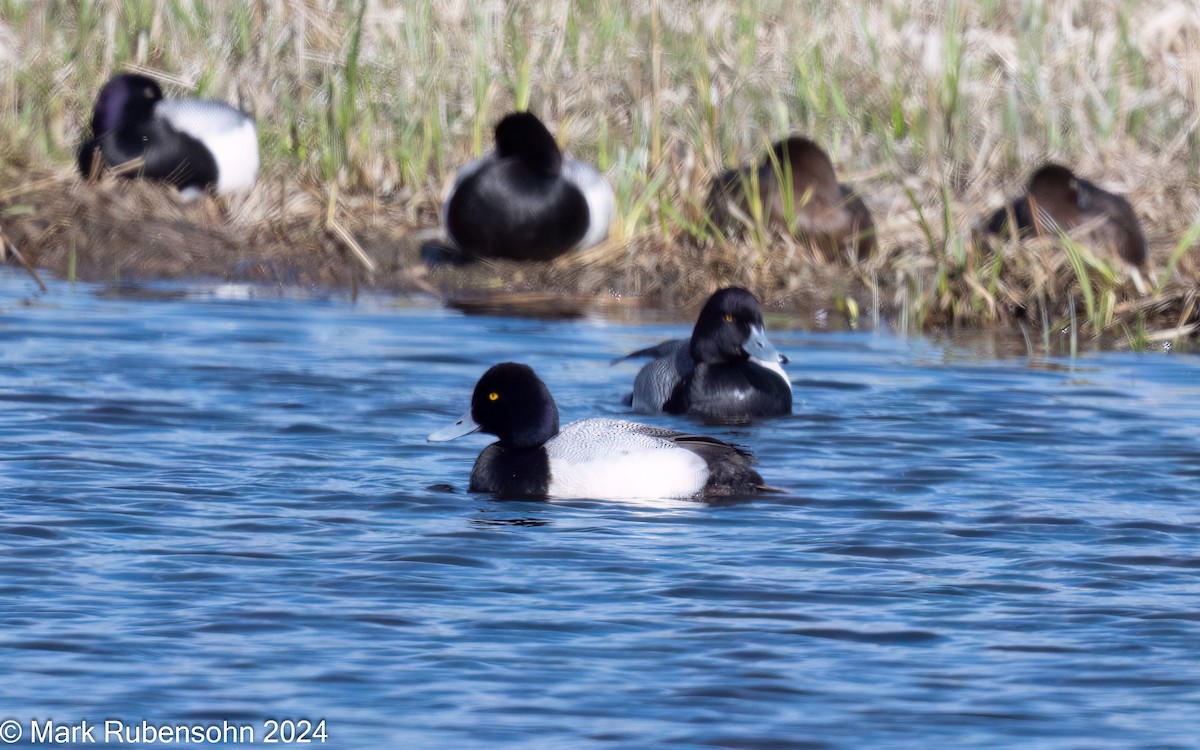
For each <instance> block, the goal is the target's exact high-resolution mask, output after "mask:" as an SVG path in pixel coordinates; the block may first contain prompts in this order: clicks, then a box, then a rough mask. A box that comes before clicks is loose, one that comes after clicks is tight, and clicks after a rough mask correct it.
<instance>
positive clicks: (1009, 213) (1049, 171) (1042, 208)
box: [987, 163, 1147, 281]
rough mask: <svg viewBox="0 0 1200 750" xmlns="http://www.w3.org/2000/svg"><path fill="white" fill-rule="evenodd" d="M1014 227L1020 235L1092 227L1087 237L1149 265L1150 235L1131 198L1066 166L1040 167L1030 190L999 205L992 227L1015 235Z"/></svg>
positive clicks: (1126, 259) (1135, 262)
mask: <svg viewBox="0 0 1200 750" xmlns="http://www.w3.org/2000/svg"><path fill="white" fill-rule="evenodd" d="M1014 227H1015V230H1016V231H1015V234H1016V235H1017V236H1026V235H1029V234H1045V233H1049V234H1055V233H1056V232H1058V231H1062V232H1071V231H1072V230H1075V229H1079V228H1081V227H1090V228H1089V229H1087V230H1086V233H1085V235H1084V236H1085V237H1086V238H1088V239H1089V240H1091V241H1092V242H1095V243H1097V244H1099V245H1100V246H1103V247H1108V248H1111V249H1112V250H1113V251H1114V252H1115V253H1116V255H1117V257H1118V258H1120V259H1121V260H1122V261H1124V262H1125V263H1126V264H1128V265H1129V266H1130V267H1131V268H1132V269H1134V270H1135V271H1136V269H1139V268H1141V267H1142V266H1144V265H1145V263H1146V255H1147V253H1146V235H1145V234H1144V233H1143V232H1142V225H1141V223H1140V222H1139V221H1138V218H1137V214H1135V213H1134V212H1133V206H1131V205H1130V204H1129V201H1128V200H1126V199H1125V198H1124V197H1123V196H1121V195H1118V194H1116V193H1110V192H1109V191H1107V190H1105V189H1103V188H1101V187H1099V186H1097V185H1096V184H1095V183H1093V182H1090V181H1088V180H1085V179H1083V178H1082V177H1079V176H1078V175H1076V174H1075V173H1074V172H1073V171H1071V169H1070V168H1068V167H1065V166H1063V165H1061V164H1055V163H1048V164H1045V165H1043V166H1041V167H1039V168H1038V169H1037V171H1035V172H1034V173H1033V175H1032V176H1031V177H1030V178H1029V184H1028V186H1027V187H1026V189H1025V194H1024V195H1022V196H1020V197H1018V198H1016V199H1014V200H1013V201H1011V202H1010V203H1008V204H1007V205H1005V206H1003V207H1001V208H999V209H997V210H996V211H995V212H994V213H993V214H992V215H991V218H990V219H989V220H988V222H987V231H988V232H990V233H991V234H994V235H998V236H1010V235H1012V234H1014V231H1013V229H1014ZM1138 278H1140V275H1139V276H1137V277H1135V281H1137V280H1138Z"/></svg>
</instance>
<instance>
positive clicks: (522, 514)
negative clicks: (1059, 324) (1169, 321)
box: [0, 272, 1200, 749]
mask: <svg viewBox="0 0 1200 750" xmlns="http://www.w3.org/2000/svg"><path fill="white" fill-rule="evenodd" d="M100 291H101V290H99V289H98V288H92V287H85V286H79V287H74V288H72V287H69V286H67V285H65V284H56V285H52V288H51V291H50V292H49V293H48V294H40V293H37V292H36V291H35V290H34V289H33V288H32V286H31V285H30V284H29V283H28V281H27V279H25V278H24V277H21V276H17V275H15V274H13V273H11V272H6V273H4V274H3V275H0V439H2V440H3V446H4V448H3V451H0V497H3V503H0V668H2V670H0V671H2V674H3V679H0V719H3V718H13V719H15V720H17V721H19V722H20V723H21V724H22V725H25V726H27V722H28V720H29V719H30V718H38V719H46V718H54V719H56V720H58V721H61V722H77V721H79V720H81V719H85V718H86V719H91V720H94V721H99V720H103V719H105V718H116V719H120V720H122V721H125V722H136V721H140V720H142V719H146V720H149V721H151V722H155V723H163V722H189V723H193V724H207V723H211V722H219V721H221V720H229V721H233V722H239V723H257V725H258V726H260V727H261V722H262V721H263V720H265V719H267V718H272V717H275V718H282V717H291V718H310V719H314V720H315V719H319V718H323V719H325V720H326V721H327V727H328V741H327V743H326V746H332V747H345V748H368V747H374V748H384V747H390V748H496V747H504V748H601V747H603V748H631V749H632V748H659V747H663V748H692V747H696V748H710V747H720V748H726V747H728V748H809V747H812V748H825V747H830V748H835V747H836V748H867V747H955V748H973V747H1022V748H1077V747H1078V748H1083V747H1087V748H1108V747H1111V748H1129V747H1156V748H1190V747H1196V746H1197V743H1198V742H1200V739H1198V737H1200V728H1198V725H1197V717H1198V716H1200V504H1198V502H1197V500H1198V495H1200V492H1198V488H1200V360H1198V359H1197V358H1195V357H1194V356H1189V355H1178V356H1164V355H1161V354H1156V355H1143V356H1138V355H1133V354H1102V355H1092V356H1088V357H1085V358H1083V359H1082V360H1078V361H1076V362H1074V363H1072V362H1070V361H1068V360H1054V361H1037V362H1030V361H1029V360H1027V359H1025V358H1023V357H1022V358H997V357H996V356H995V355H994V354H991V353H990V351H991V350H990V349H989V348H988V347H987V346H985V345H983V344H978V345H976V346H963V345H951V344H938V343H933V342H930V341H929V340H924V339H900V338H896V337H892V336H889V335H885V334H872V333H828V332H815V333H805V332H793V331H787V330H779V326H778V325H776V326H775V327H774V331H773V338H774V340H775V343H776V344H777V346H778V347H779V349H780V350H781V351H784V352H785V353H786V354H788V355H789V356H790V357H791V359H792V363H791V365H789V368H788V370H789V374H790V375H791V378H792V380H793V383H794V384H795V388H796V393H797V404H796V409H795V415H794V416H793V417H791V418H789V419H780V420H775V421H771V422H768V423H765V424H761V425H757V426H752V427H740V428H730V427H711V426H707V427H706V426H703V425H699V424H696V423H692V422H688V421H686V420H679V419H676V418H668V417H659V418H653V417H651V418H645V421H651V422H655V423H658V424H665V425H672V426H678V427H683V428H687V429H692V430H696V429H700V428H703V429H705V430H706V431H708V432H710V433H712V434H715V435H718V436H721V437H724V438H726V439H731V440H734V441H736V442H738V443H740V444H743V445H745V446H747V447H750V448H752V449H753V450H754V451H755V452H756V453H757V454H758V456H759V459H760V469H761V472H762V474H763V476H764V478H765V479H766V480H767V481H768V482H769V483H770V484H772V485H774V486H777V487H779V488H782V489H783V490H784V492H783V493H781V494H777V495H771V496H765V497H761V498H757V499H754V500H752V501H749V502H740V503H732V504H726V505H721V506H706V505H701V504H694V503H683V502H673V503H658V504H655V505H645V504H643V505H638V504H632V503H618V502H592V501H571V502H554V503H530V502H523V503H516V502H499V501H495V500H491V499H489V498H487V497H477V496H471V495H468V494H466V492H465V487H466V482H467V476H468V474H469V471H470V468H471V463H472V461H473V460H474V457H475V455H476V454H477V453H478V452H479V450H480V449H481V448H482V447H483V446H484V445H486V443H487V442H488V440H489V438H486V437H483V436H473V437H469V438H464V439H462V440H459V441H456V442H453V443H448V444H438V445H433V444H427V443H426V442H425V440H424V437H425V435H426V434H427V433H429V432H430V431H431V430H433V429H435V428H436V427H439V426H442V425H444V424H446V423H448V422H449V421H452V420H453V419H454V418H456V417H457V416H459V415H460V414H461V413H462V412H463V411H464V410H465V408H466V406H467V400H468V398H469V396H470V391H471V388H472V387H473V385H474V382H475V380H476V379H477V378H478V376H479V375H480V374H481V373H482V372H483V371H484V370H485V369H486V368H487V367H488V366H489V365H491V364H494V363H495V362H498V361H502V360H508V359H516V360H520V361H525V362H528V363H530V364H532V365H533V366H534V367H535V368H536V369H537V370H538V371H539V372H540V373H541V375H542V376H543V378H544V379H545V380H546V381H547V383H548V385H549V386H550V388H551V390H552V391H553V393H554V394H555V396H556V398H557V400H558V403H559V408H560V410H561V412H562V415H563V418H564V421H568V420H571V419H577V418H582V417H586V416H595V415H621V414H623V413H624V409H623V407H622V406H621V405H620V399H621V397H622V395H623V394H624V393H625V392H626V391H627V390H628V388H629V386H630V384H631V383H632V379H633V376H634V373H635V371H636V365H635V364H633V363H621V364H617V365H613V366H610V365H609V360H610V359H611V358H612V357H614V356H616V355H619V354H621V353H623V352H625V351H628V350H632V349H635V348H638V347H642V346H646V345H649V344H652V343H655V342H657V341H659V340H661V339H663V338H665V337H668V336H678V335H682V334H684V333H685V332H686V331H687V330H688V326H687V325H683V324H673V323H670V324H669V323H642V324H634V323H614V322H611V321H605V320H592V319H588V320H582V321H569V322H539V321H533V320H520V319H512V318H489V317H466V316H463V315H461V314H459V313H456V312H453V311H448V310H444V309H441V308H438V307H436V306H435V305H433V304H432V303H431V302H425V301H403V300H401V301H398V302H393V301H380V300H374V301H366V302H358V303H350V302H348V301H346V300H343V299H303V298H300V299H297V298H290V299H242V298H236V296H232V297H231V296H230V295H222V294H217V293H213V292H212V291H211V290H201V291H192V292H187V293H184V294H165V295H158V296H154V297H152V298H146V297H145V296H144V295H143V296H138V297H129V296H122V295H116V296H114V295H110V294H102V293H100ZM234 291H236V290H234ZM27 738H28V736H26V739H27ZM260 738H261V733H260Z"/></svg>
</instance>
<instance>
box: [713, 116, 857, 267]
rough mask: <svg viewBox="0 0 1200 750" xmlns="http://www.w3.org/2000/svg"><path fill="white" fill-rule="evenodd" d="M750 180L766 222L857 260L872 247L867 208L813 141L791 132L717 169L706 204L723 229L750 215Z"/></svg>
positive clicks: (831, 253) (825, 250)
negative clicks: (749, 160)
mask: <svg viewBox="0 0 1200 750" xmlns="http://www.w3.org/2000/svg"><path fill="white" fill-rule="evenodd" d="M755 181H757V183H758V185H757V191H758V196H759V198H760V200H761V205H762V219H763V222H764V224H766V225H767V226H768V227H774V228H778V229H782V230H784V231H787V232H794V233H797V234H800V235H803V236H805V237H807V238H809V239H810V240H811V241H812V242H813V243H814V244H815V245H817V247H819V248H820V249H821V250H822V252H823V253H825V254H826V257H831V256H832V257H835V258H844V257H851V256H852V258H853V260H855V261H859V262H861V261H865V260H867V259H868V258H870V257H871V255H872V254H873V253H874V252H875V222H874V221H873V220H872V219H871V212H870V211H869V210H868V209H867V205H866V203H864V202H863V199H862V197H861V196H859V194H858V193H856V192H855V191H854V190H853V189H851V188H850V187H848V186H847V185H843V184H841V183H839V182H838V179H837V173H836V172H835V171H834V169H833V162H832V161H830V159H829V155H828V154H827V153H825V150H824V149H822V148H821V147H820V146H819V145H817V143H816V142H815V141H812V140H810V139H808V138H805V137H802V136H797V135H794V136H791V137H789V138H785V139H783V140H781V141H777V142H776V143H774V144H773V145H772V146H771V149H770V150H769V151H768V152H767V153H766V154H765V155H764V156H763V158H762V159H761V160H760V161H758V162H757V163H754V164H747V165H743V166H741V167H738V168H736V169H729V170H726V171H724V172H722V173H721V174H720V175H719V176H718V177H717V178H716V179H715V180H714V181H713V184H712V186H711V188H710V189H709V193H708V198H707V200H706V208H707V212H708V216H709V219H710V220H711V221H712V223H713V225H714V226H715V227H717V228H718V229H719V230H721V231H722V232H723V233H729V232H731V231H735V230H736V229H737V228H738V227H739V225H744V224H746V223H747V222H748V221H749V220H750V219H749V217H751V216H753V215H754V212H753V211H752V210H751V205H752V198H753V196H754V194H755V190H754V182H755ZM789 182H790V185H789V184H788V183H789ZM789 213H790V214H791V216H790V217H789Z"/></svg>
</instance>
